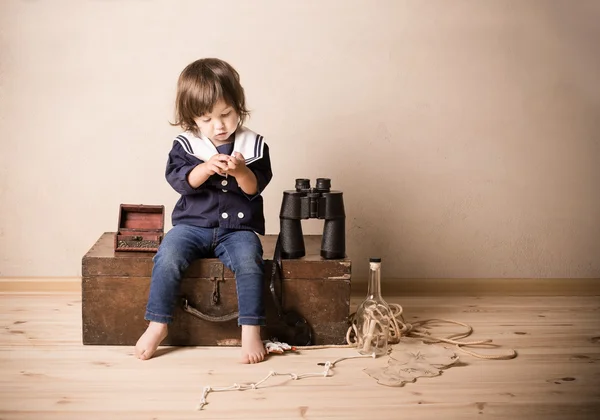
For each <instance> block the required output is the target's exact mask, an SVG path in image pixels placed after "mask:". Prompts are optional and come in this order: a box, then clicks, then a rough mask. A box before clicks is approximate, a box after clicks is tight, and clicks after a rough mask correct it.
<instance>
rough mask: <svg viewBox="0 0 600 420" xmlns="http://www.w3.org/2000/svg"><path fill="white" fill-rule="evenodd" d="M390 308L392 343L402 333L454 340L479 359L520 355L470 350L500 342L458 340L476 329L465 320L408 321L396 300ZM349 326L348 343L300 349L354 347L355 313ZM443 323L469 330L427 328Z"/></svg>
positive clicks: (437, 340) (439, 340)
mask: <svg viewBox="0 0 600 420" xmlns="http://www.w3.org/2000/svg"><path fill="white" fill-rule="evenodd" d="M388 305H389V307H390V310H391V311H392V317H391V319H390V322H389V338H388V343H389V344H398V343H400V339H401V338H402V337H413V338H420V339H422V340H423V342H425V343H427V344H433V343H446V344H452V345H454V346H456V348H458V350H460V351H462V352H463V353H466V354H468V355H470V356H473V357H476V358H478V359H488V360H507V359H514V358H515V357H517V352H516V351H515V350H513V349H510V350H509V351H508V352H507V353H503V354H495V355H491V354H481V353H476V352H475V351H472V350H468V349H466V348H465V347H488V348H489V347H499V345H497V344H493V343H492V340H489V339H488V340H476V341H458V340H460V339H464V338H467V337H469V336H470V335H471V334H472V333H473V328H472V327H471V326H470V325H467V324H465V323H463V322H458V321H453V320H448V319H440V318H431V319H426V320H423V321H416V322H413V323H412V324H411V323H408V322H406V321H405V320H404V315H403V311H404V310H403V309H402V306H400V305H399V304H397V303H390V304H388ZM349 319H350V327H349V328H348V331H347V332H346V342H347V343H348V344H337V345H336V344H330V345H318V346H301V347H298V346H296V348H297V349H299V350H317V349H323V348H332V347H333V348H335V347H337V348H354V347H356V346H357V344H358V343H357V339H356V337H357V327H356V313H353V314H351V315H350V318H349ZM440 323H447V324H454V325H460V326H462V327H464V328H465V329H466V331H463V332H459V333H456V334H451V335H449V336H447V337H436V336H433V335H432V334H431V333H430V332H429V331H428V330H429V329H431V327H433V326H436V325H439V324H440Z"/></svg>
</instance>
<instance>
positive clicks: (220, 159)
mask: <svg viewBox="0 0 600 420" xmlns="http://www.w3.org/2000/svg"><path fill="white" fill-rule="evenodd" d="M229 159H230V156H228V155H222V154H216V155H213V156H211V158H210V159H208V161H207V162H206V170H207V171H208V175H209V176H210V175H214V174H219V175H222V176H225V175H226V174H227V169H228V168H227V161H228V160H229Z"/></svg>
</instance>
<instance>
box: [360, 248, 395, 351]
mask: <svg viewBox="0 0 600 420" xmlns="http://www.w3.org/2000/svg"><path fill="white" fill-rule="evenodd" d="M392 316H393V315H392V311H391V310H390V307H389V305H388V304H387V302H386V301H385V300H383V298H382V297H381V258H370V259H369V288H368V291H367V298H366V299H365V300H364V301H363V302H362V303H361V304H360V305H359V306H358V309H357V310H356V340H357V350H358V352H359V353H360V354H373V353H375V356H384V355H386V354H387V352H388V339H389V333H390V323H391V317H392Z"/></svg>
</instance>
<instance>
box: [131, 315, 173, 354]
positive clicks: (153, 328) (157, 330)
mask: <svg viewBox="0 0 600 420" xmlns="http://www.w3.org/2000/svg"><path fill="white" fill-rule="evenodd" d="M167 332H168V327H167V324H161V323H160V322H153V321H150V324H148V328H147V329H146V332H144V334H142V336H141V337H140V339H139V340H138V341H137V343H136V344H135V356H136V357H137V358H138V359H141V360H148V359H150V358H151V357H152V355H153V354H154V352H155V351H156V349H157V348H158V346H159V345H160V343H161V342H162V341H163V340H164V339H165V338H166V337H167Z"/></svg>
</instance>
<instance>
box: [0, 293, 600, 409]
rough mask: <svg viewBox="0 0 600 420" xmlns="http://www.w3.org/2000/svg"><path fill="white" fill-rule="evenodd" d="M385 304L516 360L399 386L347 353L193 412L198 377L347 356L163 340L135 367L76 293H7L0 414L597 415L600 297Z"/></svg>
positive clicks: (2, 313) (200, 383)
mask: <svg viewBox="0 0 600 420" xmlns="http://www.w3.org/2000/svg"><path fill="white" fill-rule="evenodd" d="M387 300H388V301H389V302H394V303H399V304H401V305H402V306H403V307H404V311H405V314H406V316H407V320H408V321H411V320H412V321H414V320H418V319H425V318H433V317H435V318H448V319H453V320H456V321H461V322H465V323H467V324H469V325H471V326H472V327H473V328H474V330H475V333H474V335H473V338H475V339H485V338H491V339H493V340H494V342H495V343H497V344H500V345H502V348H500V349H499V351H503V350H505V349H509V348H513V349H515V350H517V351H518V357H517V358H516V359H513V360H481V359H476V358H473V357H471V356H468V355H463V354H462V353H460V352H457V353H458V354H460V361H459V363H458V364H457V365H455V366H452V367H450V368H449V369H447V370H445V371H444V372H443V374H442V375H441V376H438V377H434V378H420V379H418V380H417V382H415V383H411V384H407V385H405V386H403V387H397V388H392V387H385V386H382V385H378V384H377V383H376V382H375V381H374V380H373V379H372V378H371V377H369V376H367V375H366V374H365V373H364V372H363V371H362V370H363V369H364V368H366V367H371V366H374V365H378V364H381V363H385V362H386V360H385V359H383V358H379V359H375V360H372V359H354V360H348V361H343V362H341V363H339V364H338V365H337V366H336V367H335V369H333V370H332V374H331V376H330V377H316V378H306V379H301V380H297V381H293V380H291V379H289V378H286V377H274V378H272V379H270V380H269V381H268V382H266V383H265V384H264V385H266V386H265V387H264V388H259V389H255V390H248V391H230V392H221V393H211V394H209V396H208V403H209V404H208V405H206V406H205V407H204V409H203V410H202V411H195V409H196V406H197V404H198V402H199V401H200V398H201V394H202V389H203V387H204V386H206V385H210V386H212V387H219V386H228V385H231V384H233V383H252V382H257V381H258V380H260V379H262V378H263V377H265V376H266V375H267V374H268V373H269V372H270V371H275V372H278V373H283V372H293V373H296V374H302V373H307V372H320V371H322V370H323V367H322V366H317V363H318V362H325V361H333V360H335V359H337V358H339V357H344V356H349V355H355V354H356V353H355V351H354V350H352V349H323V350H309V351H303V352H302V353H301V354H286V355H284V356H273V357H271V358H270V359H269V360H268V361H266V362H265V363H261V364H257V365H250V366H246V365H240V364H238V363H237V359H238V356H239V349H237V348H161V349H160V350H159V354H160V357H157V358H155V359H152V360H150V361H146V362H142V361H139V360H137V359H135V358H134V357H133V356H132V348H130V347H106V346H98V347H89V346H83V345H82V344H81V299H80V296H79V294H77V293H45V294H35V293H3V294H0V327H1V328H0V419H1V420H7V419H36V420H43V419H56V420H59V419H60V420H64V419H82V420H84V419H85V420H95V419H112V418H115V419H128V420H137V419H140V420H141V419H145V420H152V419H157V420H158V419H160V420H163V419H436V420H440V419H475V418H477V419H482V418H510V419H527V420H533V419H594V418H595V419H598V418H600V297H598V296H587V297H577V296H570V297H532V296H527V297H510V296H506V297H502V296H490V297H405V298H400V297H397V298H395V297H390V296H388V297H387ZM355 303H356V302H355ZM123 322H127V320H123ZM450 330H451V331H458V330H456V329H455V328H450V329H447V331H450Z"/></svg>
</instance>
